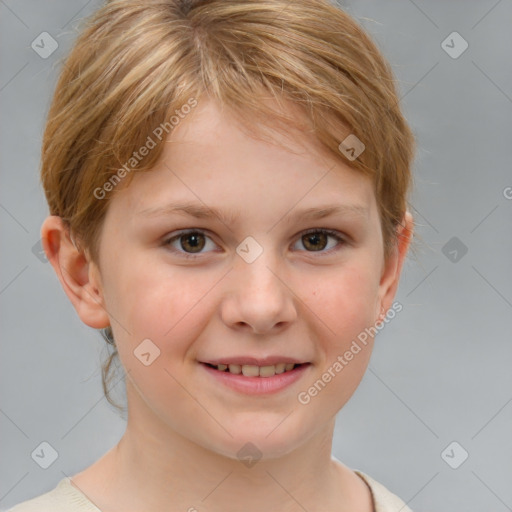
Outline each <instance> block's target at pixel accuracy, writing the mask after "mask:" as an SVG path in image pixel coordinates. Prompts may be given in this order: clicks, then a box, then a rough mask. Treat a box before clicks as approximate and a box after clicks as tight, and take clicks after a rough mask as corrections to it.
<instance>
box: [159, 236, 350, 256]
mask: <svg viewBox="0 0 512 512" xmlns="http://www.w3.org/2000/svg"><path fill="white" fill-rule="evenodd" d="M196 233H199V234H202V235H204V236H205V237H207V238H210V239H211V237H209V236H208V235H207V234H206V232H205V231H203V230H202V229H189V230H185V231H180V232H178V233H177V234H176V235H173V236H172V237H171V238H168V239H166V240H164V242H163V245H164V246H166V247H170V245H171V243H172V242H173V241H174V240H177V239H180V238H181V237H182V236H184V235H191V234H196ZM312 233H322V234H325V235H328V236H330V237H332V238H334V239H335V240H336V241H337V242H339V244H338V245H337V246H335V247H333V248H331V249H329V250H327V251H324V250H322V251H305V252H309V253H315V252H316V253H318V254H319V256H320V257H322V256H325V255H331V254H333V253H334V252H337V251H338V250H340V248H341V247H340V245H344V244H345V243H347V241H346V240H345V238H343V237H342V236H340V235H339V233H338V232H337V231H333V230H330V229H325V228H313V229H308V230H306V231H304V232H302V233H300V235H299V239H300V238H302V237H303V236H305V235H309V234H312ZM170 250H171V252H173V253H178V254H180V256H182V257H184V258H186V259H197V258H200V257H201V255H202V254H204V253H195V254H193V253H189V252H185V251H180V250H176V249H174V248H172V247H170Z"/></svg>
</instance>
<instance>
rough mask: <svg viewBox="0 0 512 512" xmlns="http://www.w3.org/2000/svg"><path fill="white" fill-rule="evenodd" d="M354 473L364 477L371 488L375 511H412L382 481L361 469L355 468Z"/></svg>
mask: <svg viewBox="0 0 512 512" xmlns="http://www.w3.org/2000/svg"><path fill="white" fill-rule="evenodd" d="M354 473H356V475H358V476H359V477H360V478H362V479H363V480H364V481H365V482H366V484H367V485H368V487H369V488H370V491H371V493H372V496H373V502H374V505H375V512H399V511H400V512H412V511H411V509H410V508H409V507H408V506H407V505H406V504H405V503H404V502H403V501H402V500H401V499H400V498H399V497H398V496H396V495H395V494H393V493H392V492H391V491H388V489H386V487H384V486H383V485H382V484H381V483H379V482H377V481H376V480H374V479H373V478H371V477H370V476H368V475H366V474H365V473H363V472H361V471H357V470H354Z"/></svg>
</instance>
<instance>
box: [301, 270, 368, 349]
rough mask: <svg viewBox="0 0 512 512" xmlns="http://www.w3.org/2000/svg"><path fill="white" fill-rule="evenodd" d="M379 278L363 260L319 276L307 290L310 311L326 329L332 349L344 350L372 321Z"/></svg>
mask: <svg viewBox="0 0 512 512" xmlns="http://www.w3.org/2000/svg"><path fill="white" fill-rule="evenodd" d="M377 293H378V279H377V277H376V274H375V272H373V271H372V267H371V266H368V265H367V264H366V262H365V261H364V260H362V261H360V262H358V263H354V264H351V265H346V266H344V267H342V268H340V269H339V270H338V271H336V272H333V273H331V274H330V275H329V276H328V277H325V278H323V279H322V282H321V285H319V286H317V287H316V288H315V289H314V290H313V292H310V294H309V296H310V304H308V305H309V306H310V307H311V310H312V311H314V312H315V313H316V314H317V315H318V317H319V318H320V319H321V320H322V321H323V322H324V324H325V325H326V326H327V327H328V328H329V329H327V332H329V334H330V336H329V338H330V340H329V345H330V347H331V349H337V350H340V349H343V347H344V346H345V345H346V344H347V343H349V344H350V341H351V340H352V339H353V338H355V337H357V335H358V334H359V333H360V332H362V331H364V329H365V328H367V327H368V326H371V325H373V323H374V321H375V317H374V316H375V304H376V300H377Z"/></svg>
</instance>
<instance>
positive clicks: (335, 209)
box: [137, 203, 369, 225]
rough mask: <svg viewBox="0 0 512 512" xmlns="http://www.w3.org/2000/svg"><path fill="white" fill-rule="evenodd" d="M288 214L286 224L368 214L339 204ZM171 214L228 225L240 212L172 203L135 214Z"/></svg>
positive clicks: (356, 205) (364, 210)
mask: <svg viewBox="0 0 512 512" xmlns="http://www.w3.org/2000/svg"><path fill="white" fill-rule="evenodd" d="M290 211H291V210H289V212H290ZM289 212H287V213H286V214H285V215H283V219H284V218H285V217H288V219H287V221H288V222H290V221H292V220H294V219H295V218H301V219H307V220H318V219H323V218H325V217H329V216H334V215H339V216H341V215H343V216H352V217H354V216H355V217H361V218H363V219H366V218H367V217H368V214H369V210H368V208H367V207H366V206H363V205H360V204H339V203H336V204H328V205H322V206H321V207H311V208H304V209H302V210H297V211H295V212H294V213H293V215H291V216H289V215H288V213H289ZM173 214H181V215H187V216H190V217H194V218H196V219H207V218H210V217H212V216H214V217H217V218H218V219H220V221H221V222H222V223H224V224H228V225H229V224H233V223H234V222H235V220H236V219H237V218H238V217H240V212H238V211H233V210H228V211H221V210H219V209H217V208H213V207H208V206H206V205H203V204H199V203H172V204H168V205H165V206H158V207H152V208H146V209H144V210H141V211H140V212H138V213H137V215H140V216H143V217H150V218H151V217H159V216H168V215H173Z"/></svg>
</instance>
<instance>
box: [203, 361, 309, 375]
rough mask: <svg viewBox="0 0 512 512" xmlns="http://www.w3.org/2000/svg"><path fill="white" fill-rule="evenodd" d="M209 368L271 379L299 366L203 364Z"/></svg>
mask: <svg viewBox="0 0 512 512" xmlns="http://www.w3.org/2000/svg"><path fill="white" fill-rule="evenodd" d="M205 364H207V365H208V366H210V367H211V368H215V369H216V370H218V371H220V372H229V373H233V374H235V375H243V376H244V377H264V378H267V377H273V376H274V375H280V374H281V373H285V372H289V371H291V370H293V369H294V368H296V367H297V366H300V365H299V364H294V363H278V364H272V365H267V366H257V365H252V364H244V365H240V364H218V365H213V364H209V363H205Z"/></svg>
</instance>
